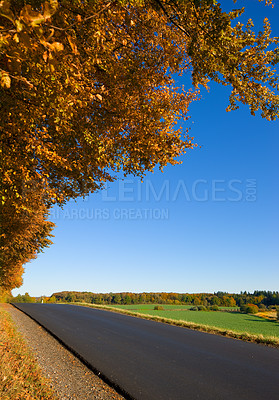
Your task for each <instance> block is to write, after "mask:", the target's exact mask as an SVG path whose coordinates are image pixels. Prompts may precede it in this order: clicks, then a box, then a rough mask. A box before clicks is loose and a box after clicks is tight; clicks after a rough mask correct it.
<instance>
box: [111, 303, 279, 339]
mask: <svg viewBox="0 0 279 400" xmlns="http://www.w3.org/2000/svg"><path fill="white" fill-rule="evenodd" d="M114 307H115V308H121V309H125V310H130V311H136V312H139V313H141V314H149V315H152V316H159V317H163V318H169V319H173V320H177V321H179V320H181V321H187V322H193V323H195V324H203V325H209V326H214V327H217V328H221V329H225V330H233V331H235V332H238V333H242V332H247V333H250V334H252V335H263V336H264V337H268V336H275V337H277V338H279V323H278V322H277V321H269V320H267V319H264V318H261V317H257V316H254V315H250V314H241V313H235V312H221V311H191V310H189V308H191V306H180V305H179V306H176V305H163V307H164V310H162V311H161V310H154V304H143V305H138V304H137V305H128V306H114Z"/></svg>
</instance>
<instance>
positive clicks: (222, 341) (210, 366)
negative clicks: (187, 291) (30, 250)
mask: <svg viewBox="0 0 279 400" xmlns="http://www.w3.org/2000/svg"><path fill="white" fill-rule="evenodd" d="M15 306H16V307H17V308H19V309H20V310H22V311H24V312H25V313H26V314H28V315H30V316H31V317H32V318H33V319H35V320H36V321H37V322H39V323H40V324H41V325H42V326H44V327H45V328H46V329H47V330H48V331H50V332H51V333H52V334H53V335H55V336H56V337H57V338H58V339H59V340H60V341H62V342H63V343H64V344H65V345H66V346H67V347H68V348H70V349H71V350H73V351H74V352H75V353H76V354H78V355H79V357H80V358H81V359H82V360H84V361H85V362H86V363H87V364H88V365H89V366H91V367H92V369H93V370H94V371H95V372H99V373H100V375H101V376H102V377H104V378H105V380H106V381H108V382H110V383H111V384H112V386H114V387H116V388H118V389H119V388H120V389H121V390H120V391H121V393H122V394H126V397H127V399H136V400H194V399H199V400H250V399H251V400H266V399H268V400H278V399H279V350H278V349H276V348H271V347H266V346H263V345H257V344H254V343H246V342H242V341H240V340H236V339H231V338H226V337H222V336H217V335H211V334H208V333H204V332H197V331H192V330H190V329H186V328H181V327H176V326H170V325H166V324H162V323H159V322H155V321H147V320H144V319H140V318H135V317H131V316H126V315H121V314H117V313H113V312H109V311H104V310H98V309H92V308H87V307H80V306H74V305H63V304H32V303H25V304H23V303H17V304H15Z"/></svg>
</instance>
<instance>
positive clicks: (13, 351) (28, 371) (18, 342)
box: [0, 305, 57, 400]
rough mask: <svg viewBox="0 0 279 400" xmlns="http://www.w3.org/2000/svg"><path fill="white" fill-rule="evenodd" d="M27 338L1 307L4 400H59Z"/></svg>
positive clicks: (0, 368)
mask: <svg viewBox="0 0 279 400" xmlns="http://www.w3.org/2000/svg"><path fill="white" fill-rule="evenodd" d="M48 385H49V383H48V381H47V379H46V378H45V377H43V375H42V373H41V370H40V368H39V366H38V364H37V362H36V360H35V358H34V357H33V355H32V354H31V352H30V350H29V348H28V347H27V344H26V343H25V341H24V339H23V337H22V336H21V334H20V333H19V332H17V330H16V329H15V326H14V324H13V322H12V320H11V317H10V315H9V313H8V312H7V311H5V310H4V306H1V305H0V399H1V400H57V397H56V396H55V394H54V392H53V391H52V389H51V388H50V386H48Z"/></svg>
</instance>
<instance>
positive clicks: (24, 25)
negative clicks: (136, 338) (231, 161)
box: [0, 0, 279, 287]
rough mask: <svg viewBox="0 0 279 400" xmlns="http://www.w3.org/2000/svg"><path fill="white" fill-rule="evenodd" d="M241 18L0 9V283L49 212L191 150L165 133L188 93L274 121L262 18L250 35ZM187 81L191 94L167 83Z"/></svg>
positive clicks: (49, 4) (163, 10)
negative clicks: (220, 91)
mask: <svg viewBox="0 0 279 400" xmlns="http://www.w3.org/2000/svg"><path fill="white" fill-rule="evenodd" d="M242 12H243V10H234V11H232V12H229V13H225V12H223V11H222V9H221V6H220V5H219V4H217V3H216V1H214V0H186V1H180V0H171V1H166V0H161V1H160V0H130V1H128V0H122V1H120V0H118V1H109V0H106V1H100V0H96V1H93V0H59V1H58V0H49V1H45V2H44V3H42V2H41V1H39V0H2V1H1V3H0V49H1V50H0V51H1V54H0V96H1V100H0V102H1V114H0V127H1V153H2V154H1V156H2V161H1V170H2V172H1V176H2V180H3V185H2V188H1V189H2V200H3V211H2V215H5V216H6V215H7V221H4V220H3V226H2V231H1V234H2V235H1V238H2V239H1V240H2V243H1V246H2V254H3V255H1V268H2V269H3V271H6V272H5V273H4V272H2V273H1V282H0V284H1V285H2V284H4V283H5V282H8V278H7V276H8V275H7V274H8V271H9V272H10V271H12V270H14V271H18V274H17V273H15V274H16V276H17V283H16V284H15V282H14V283H12V282H13V279H14V278H12V275H11V279H10V283H9V284H8V285H10V286H11V287H12V286H13V285H18V284H19V283H20V282H19V281H20V279H19V276H21V272H22V269H21V268H22V267H20V265H22V263H24V262H26V261H27V260H28V259H31V258H32V257H34V256H35V255H36V253H37V252H38V251H39V250H41V249H42V248H43V247H44V246H45V245H47V244H49V243H50V242H49V236H50V231H51V228H52V224H51V223H49V222H48V221H47V215H48V209H49V208H50V207H51V205H52V204H55V203H57V204H59V205H62V204H64V203H65V202H66V201H67V200H68V199H70V198H76V197H78V196H80V195H87V194H88V193H90V192H94V191H96V190H98V189H100V188H102V186H103V184H104V182H106V181H112V180H113V179H115V174H116V173H117V172H119V171H122V172H123V173H124V174H130V173H132V174H134V175H137V176H141V177H142V176H143V175H144V173H145V171H152V170H153V169H154V167H155V166H156V165H159V166H160V168H161V169H163V167H164V166H166V165H167V164H176V163H177V162H178V161H177V157H178V156H180V155H182V154H184V153H185V152H186V151H187V150H188V149H191V148H193V147H194V146H195V144H194V143H193V138H190V137H189V136H188V133H187V131H183V130H182V128H181V127H179V126H178V125H177V123H178V121H179V119H181V118H184V119H186V120H187V118H188V114H187V112H188V107H189V104H190V103H191V102H192V101H194V100H196V99H197V98H198V90H197V88H198V86H199V85H203V86H207V85H208V82H209V81H210V80H214V81H217V82H219V83H221V84H223V85H230V86H231V87H232V92H231V96H230V100H229V106H228V110H233V109H236V108H237V106H238V105H237V103H238V102H242V103H244V104H247V105H248V106H249V108H250V111H251V113H252V114H254V113H255V112H256V111H257V110H261V113H262V116H263V117H264V118H267V119H269V120H273V119H275V118H276V117H277V116H278V105H279V102H278V95H277V94H276V91H277V90H278V76H277V75H276V71H275V65H276V63H277V62H278V58H279V57H278V50H277V49H276V48H275V49H274V47H275V46H276V45H277V43H278V39H277V38H271V36H270V33H271V30H270V26H269V23H268V21H267V20H265V22H264V30H263V31H262V32H260V33H259V34H255V33H254V32H253V30H252V27H253V24H252V21H249V22H248V24H247V25H246V26H243V25H241V24H240V23H237V24H235V19H237V18H238V17H239V16H240V15H241V14H242ZM270 46H271V47H270ZM187 72H189V73H191V76H192V81H193V89H192V90H191V89H185V88H184V87H177V86H176V84H175V81H174V79H173V77H172V76H173V74H184V73H187ZM28 187H33V188H34V190H33V194H32V196H28V195H26V190H25V189H26V188H28ZM5 218H6V217H5ZM13 229H15V230H14V231H13ZM24 235H25V238H26V239H25V240H24ZM11 237H13V242H10V238H11ZM35 238H36V239H35ZM11 243H14V244H15V243H16V246H14V244H11ZM15 259H18V262H15V261H14V260H15ZM7 260H10V261H9V262H8V261H7ZM11 260H13V261H11ZM12 265H13V267H12Z"/></svg>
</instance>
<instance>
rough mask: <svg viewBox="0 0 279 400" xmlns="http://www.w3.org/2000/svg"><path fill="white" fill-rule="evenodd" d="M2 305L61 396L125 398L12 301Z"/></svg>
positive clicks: (64, 399)
mask: <svg viewBox="0 0 279 400" xmlns="http://www.w3.org/2000/svg"><path fill="white" fill-rule="evenodd" d="M0 306H1V307H4V309H5V310H6V311H8V312H9V314H10V315H11V318H12V319H13V321H14V323H15V325H16V327H17V329H18V331H19V332H20V333H21V334H22V335H23V337H24V339H25V341H26V342H27V344H28V346H29V347H30V348H31V350H32V353H33V354H34V356H35V358H36V359H37V361H38V364H39V365H40V367H41V369H42V371H43V373H44V374H45V376H46V377H47V378H48V379H49V380H50V382H51V386H52V388H53V389H54V391H55V393H56V395H57V397H58V398H59V399H60V400H68V399H71V400H111V399H114V400H124V397H122V396H121V395H119V394H118V393H117V392H115V390H114V389H112V388H111V387H110V386H108V385H107V384H106V383H104V382H103V381H102V380H101V379H100V378H99V377H98V376H96V375H95V374H94V373H93V372H92V371H91V370H90V369H88V368H87V367H86V366H85V365H84V364H83V363H82V362H81V361H80V360H79V359H78V358H76V357H75V356H74V355H73V354H72V353H70V352H69V351H68V350H66V349H65V348H64V347H63V346H62V345H61V344H60V343H59V342H58V341H57V340H56V339H55V338H53V337H52V336H51V335H50V334H49V333H47V332H46V331H45V330H44V328H42V327H41V326H40V325H38V324H37V323H36V322H35V321H33V320H32V319H31V318H29V317H28V316H27V315H25V314H24V313H23V312H21V311H19V310H18V309H16V308H14V307H13V306H12V305H10V304H1V305H0Z"/></svg>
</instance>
